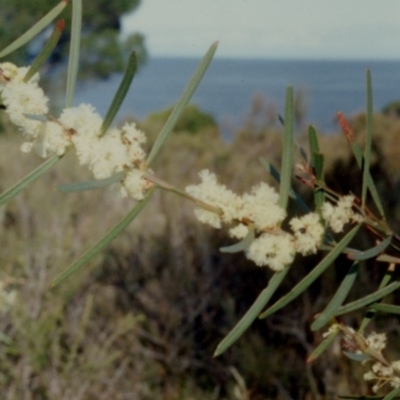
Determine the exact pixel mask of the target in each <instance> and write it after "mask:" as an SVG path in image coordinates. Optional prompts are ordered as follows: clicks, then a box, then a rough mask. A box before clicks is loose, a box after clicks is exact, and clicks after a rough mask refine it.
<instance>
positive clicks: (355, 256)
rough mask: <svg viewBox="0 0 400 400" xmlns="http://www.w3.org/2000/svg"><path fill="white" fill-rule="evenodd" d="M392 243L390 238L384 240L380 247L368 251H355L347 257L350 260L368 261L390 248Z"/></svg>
mask: <svg viewBox="0 0 400 400" xmlns="http://www.w3.org/2000/svg"><path fill="white" fill-rule="evenodd" d="M391 241H392V236H388V237H387V238H386V239H385V240H382V242H380V243H379V244H378V245H376V246H374V247H371V248H370V249H368V250H366V251H354V252H351V253H349V254H348V255H347V257H348V258H349V259H350V260H367V259H369V258H374V257H376V256H377V255H378V254H380V253H382V251H384V250H385V249H386V247H388V246H389V244H390V242H391Z"/></svg>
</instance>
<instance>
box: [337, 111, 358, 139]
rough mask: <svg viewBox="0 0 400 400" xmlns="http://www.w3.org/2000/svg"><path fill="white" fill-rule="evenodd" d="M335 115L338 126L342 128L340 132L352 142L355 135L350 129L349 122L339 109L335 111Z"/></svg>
mask: <svg viewBox="0 0 400 400" xmlns="http://www.w3.org/2000/svg"><path fill="white" fill-rule="evenodd" d="M336 116H337V119H338V121H339V124H340V127H341V128H342V132H343V133H344V134H345V136H346V138H347V140H348V141H350V142H354V141H355V136H354V133H353V131H352V129H351V128H350V125H349V122H348V121H347V119H346V117H345V116H344V115H343V113H341V112H340V111H338V112H337V114H336Z"/></svg>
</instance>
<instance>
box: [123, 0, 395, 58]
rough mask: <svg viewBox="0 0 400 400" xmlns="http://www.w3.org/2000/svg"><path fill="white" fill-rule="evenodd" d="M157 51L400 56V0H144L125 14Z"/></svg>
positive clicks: (126, 24)
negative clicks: (215, 45)
mask: <svg viewBox="0 0 400 400" xmlns="http://www.w3.org/2000/svg"><path fill="white" fill-rule="evenodd" d="M123 29H124V31H125V32H132V31H139V32H141V33H143V34H144V35H145V37H146V44H147V47H148V50H149V52H150V54H151V55H152V56H171V57H173V56H187V57H201V56H202V55H203V54H204V53H205V51H206V50H207V49H208V47H209V46H210V45H211V43H213V42H214V41H216V40H219V47H218V51H217V54H216V56H217V57H218V56H219V57H241V58H242V57H256V58H318V59H319V58H352V59H354V58H358V59H360V58H392V59H399V58H400V1H399V0H142V4H141V6H140V7H139V8H138V9H137V11H136V12H135V13H133V14H131V15H129V16H126V17H124V18H123Z"/></svg>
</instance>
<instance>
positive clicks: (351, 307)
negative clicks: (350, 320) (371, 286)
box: [335, 282, 400, 316]
mask: <svg viewBox="0 0 400 400" xmlns="http://www.w3.org/2000/svg"><path fill="white" fill-rule="evenodd" d="M399 287H400V282H393V283H391V284H390V285H388V286H386V287H384V288H383V289H379V290H377V291H376V292H374V293H372V294H369V295H368V296H365V297H363V298H361V299H359V300H356V301H353V302H351V303H349V304H346V305H345V306H342V307H340V308H339V310H338V311H337V312H336V313H335V316H338V315H344V314H348V313H350V312H353V311H356V310H358V309H360V308H362V307H365V306H368V305H369V304H371V303H374V302H375V301H378V300H380V299H382V298H383V297H385V296H387V295H388V294H390V293H392V292H394V291H395V290H397V289H398V288H399Z"/></svg>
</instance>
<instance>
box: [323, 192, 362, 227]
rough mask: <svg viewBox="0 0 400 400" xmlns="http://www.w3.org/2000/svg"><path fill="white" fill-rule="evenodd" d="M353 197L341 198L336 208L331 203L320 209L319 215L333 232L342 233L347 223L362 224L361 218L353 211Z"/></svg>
mask: <svg viewBox="0 0 400 400" xmlns="http://www.w3.org/2000/svg"><path fill="white" fill-rule="evenodd" d="M353 203H354V196H353V195H351V194H350V195H347V196H343V197H341V198H340V199H339V200H338V202H337V204H336V206H334V205H333V204H331V203H328V202H326V203H324V204H323V205H322V207H321V214H322V217H323V219H324V220H325V221H326V223H327V224H328V226H329V227H330V228H331V229H332V230H333V232H336V233H338V232H342V231H343V228H344V226H345V225H346V224H347V223H349V222H355V223H357V222H362V221H363V217H362V216H361V215H360V214H357V213H355V212H354V211H353Z"/></svg>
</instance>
